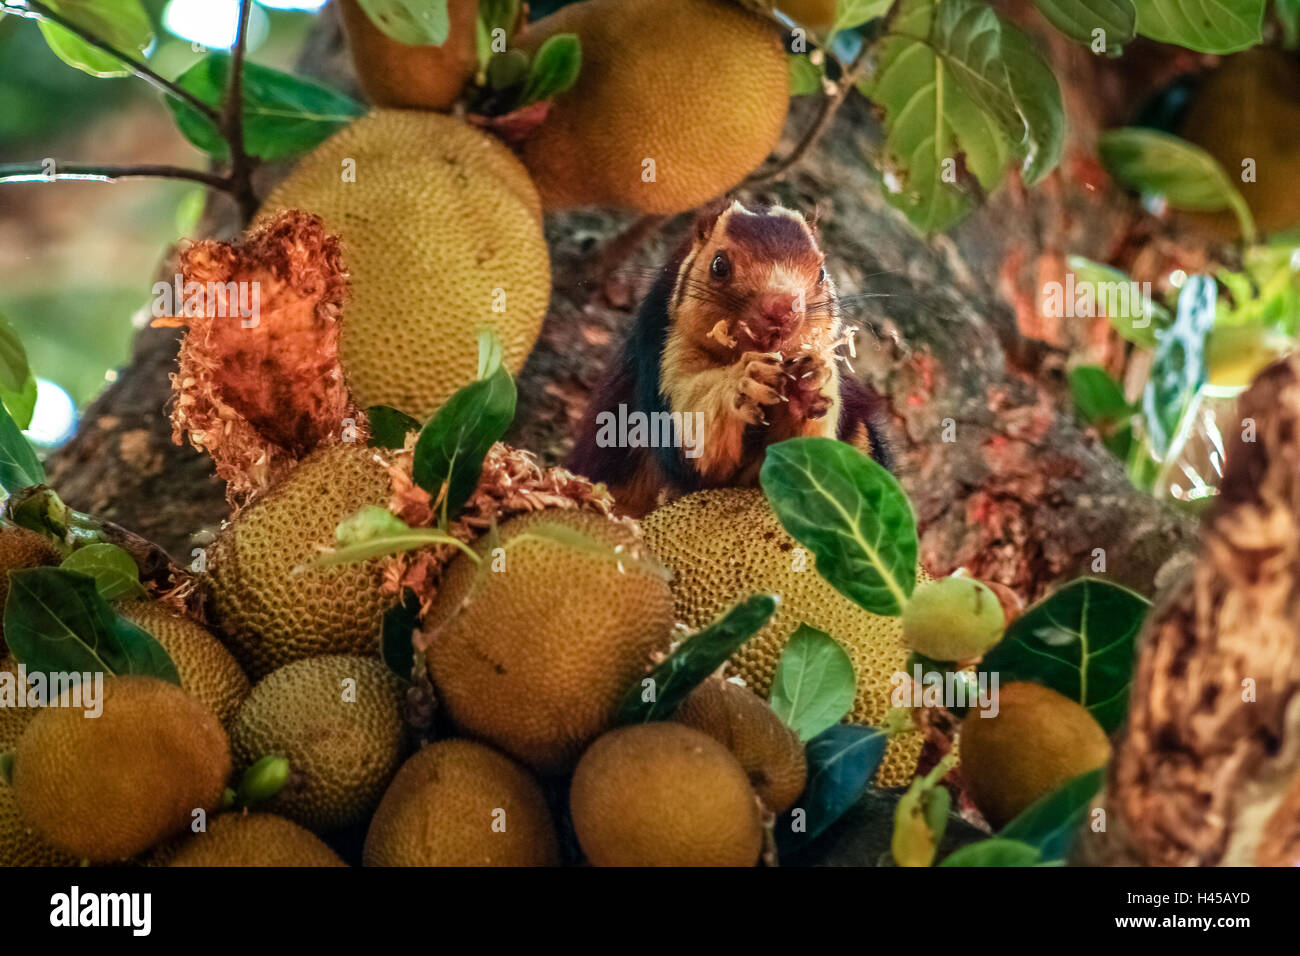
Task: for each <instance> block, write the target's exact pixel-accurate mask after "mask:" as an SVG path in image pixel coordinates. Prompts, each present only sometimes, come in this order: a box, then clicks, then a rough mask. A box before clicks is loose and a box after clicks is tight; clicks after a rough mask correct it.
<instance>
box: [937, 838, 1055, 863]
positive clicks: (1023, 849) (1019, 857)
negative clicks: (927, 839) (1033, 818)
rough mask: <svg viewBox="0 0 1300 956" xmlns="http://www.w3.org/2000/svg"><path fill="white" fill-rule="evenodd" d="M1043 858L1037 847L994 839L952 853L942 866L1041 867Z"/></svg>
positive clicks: (1015, 841) (1014, 841)
mask: <svg viewBox="0 0 1300 956" xmlns="http://www.w3.org/2000/svg"><path fill="white" fill-rule="evenodd" d="M1042 859H1043V856H1042V854H1041V853H1040V852H1039V851H1038V849H1037V848H1036V847H1032V846H1030V845H1029V844H1028V843H1021V842H1020V841H1019V840H1004V839H1002V838H1000V837H994V838H993V839H991V840H981V841H980V842H979V843H972V844H970V845H969V846H964V847H962V848H961V849H960V850H956V851H954V852H953V853H951V854H950V855H949V856H948V857H947V858H946V859H945V860H944V861H943V862H942V863H940V864H939V865H940V866H1040V865H1041V864H1042Z"/></svg>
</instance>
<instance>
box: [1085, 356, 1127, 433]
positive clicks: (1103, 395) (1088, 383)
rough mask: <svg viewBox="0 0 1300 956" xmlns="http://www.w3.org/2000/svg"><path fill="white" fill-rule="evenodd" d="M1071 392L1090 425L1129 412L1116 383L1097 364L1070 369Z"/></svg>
mask: <svg viewBox="0 0 1300 956" xmlns="http://www.w3.org/2000/svg"><path fill="white" fill-rule="evenodd" d="M1070 394H1071V395H1072V396H1073V397H1074V404H1075V407H1076V408H1078V409H1079V413H1080V414H1082V415H1083V417H1084V420H1085V421H1087V422H1088V423H1089V424H1093V425H1096V424H1103V423H1106V422H1114V421H1118V420H1119V419H1121V418H1124V417H1125V416H1127V415H1130V414H1132V412H1133V406H1131V405H1130V404H1129V403H1128V402H1126V401H1125V400H1124V393H1123V391H1121V390H1120V387H1119V383H1118V382H1116V381H1115V380H1114V379H1113V378H1111V377H1110V375H1108V374H1107V373H1106V370H1105V369H1104V368H1102V367H1101V366H1100V365H1076V366H1075V367H1074V368H1072V369H1070Z"/></svg>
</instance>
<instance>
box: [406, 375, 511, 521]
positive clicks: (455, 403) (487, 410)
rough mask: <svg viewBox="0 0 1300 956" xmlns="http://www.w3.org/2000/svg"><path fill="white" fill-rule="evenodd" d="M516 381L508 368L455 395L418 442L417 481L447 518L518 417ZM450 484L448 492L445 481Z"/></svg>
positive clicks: (457, 509) (468, 492) (466, 495)
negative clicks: (485, 460) (444, 486)
mask: <svg viewBox="0 0 1300 956" xmlns="http://www.w3.org/2000/svg"><path fill="white" fill-rule="evenodd" d="M515 397H516V396H515V383H514V379H512V378H511V377H510V372H509V371H507V369H506V368H505V366H503V365H502V366H498V367H497V369H496V371H495V372H494V373H493V374H492V375H491V376H490V377H489V378H485V379H479V380H478V381H475V382H471V383H470V384H469V385H466V386H465V387H464V388H462V389H460V390H459V391H457V392H456V394H455V395H453V396H452V397H451V398H450V399H449V400H448V401H447V404H446V405H444V406H443V407H442V408H441V409H439V410H438V413H437V414H436V415H434V416H433V418H432V419H431V420H430V421H429V423H428V424H427V425H425V426H424V428H423V429H422V430H421V431H420V437H419V438H418V439H416V442H415V460H414V462H413V463H412V473H413V477H414V478H415V483H416V484H418V485H419V486H420V487H421V488H423V489H424V490H425V491H427V492H429V494H431V495H433V496H434V499H435V500H438V498H439V496H440V495H442V496H443V497H442V499H441V502H440V507H441V512H442V515H443V519H444V520H445V521H449V520H451V519H453V518H455V517H456V515H457V514H458V513H459V512H460V509H461V507H462V506H464V504H465V502H466V501H468V500H469V496H470V495H472V494H473V493H474V489H475V488H477V487H478V480H479V477H480V476H481V475H482V473H483V459H484V458H486V457H487V453H488V451H489V449H491V447H492V445H493V444H494V443H495V442H498V441H500V440H501V438H502V437H503V436H504V435H505V433H506V429H508V428H509V427H510V423H511V422H512V421H513V420H514V417H515ZM444 484H445V485H446V491H445V494H444V492H443V485H444Z"/></svg>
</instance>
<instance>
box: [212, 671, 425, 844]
mask: <svg viewBox="0 0 1300 956" xmlns="http://www.w3.org/2000/svg"><path fill="white" fill-rule="evenodd" d="M403 744H404V735H403V727H402V687H401V684H400V683H399V681H398V680H397V678H396V677H394V676H393V675H392V674H391V673H390V672H389V670H388V668H387V667H385V666H384V664H383V662H382V661H380V660H379V659H378V658H374V657H350V656H345V655H338V656H330V657H313V658H309V659H308V660H302V661H295V662H294V663H292V664H286V665H285V666H284V667H281V668H280V669H279V670H277V671H273V672H272V673H271V674H269V675H267V676H266V677H265V678H263V679H262V680H261V681H260V682H259V683H258V685H257V686H256V687H254V688H253V692H252V693H251V694H249V695H248V700H246V701H244V706H242V707H241V708H239V716H238V717H237V718H236V719H235V724H234V726H233V727H231V729H230V745H231V749H232V750H233V751H234V754H235V768H236V770H237V771H238V772H240V773H242V772H243V771H244V770H246V769H247V768H248V767H250V766H252V765H253V764H255V763H257V761H258V760H260V759H261V758H263V757H265V756H268V755H272V754H274V755H276V756H280V757H284V758H285V759H287V760H288V761H289V767H290V774H291V776H290V780H289V783H288V784H287V785H286V786H285V788H284V789H283V790H281V791H280V792H279V793H278V794H277V795H276V796H274V797H272V798H271V799H270V800H268V801H267V802H266V803H264V804H262V805H261V809H264V810H269V811H271V812H273V813H278V814H280V815H282V816H285V817H288V818H289V819H290V820H293V821H294V822H295V823H301V824H302V825H303V826H305V827H308V828H310V829H312V830H316V831H320V832H324V831H327V830H333V829H337V828H339V827H344V826H348V825H349V824H352V823H357V822H359V821H361V820H364V819H365V818H366V816H367V815H368V814H369V813H370V811H371V810H373V809H374V808H375V805H376V804H377V803H378V802H379V798H380V797H381V796H383V793H384V788H385V787H386V786H388V781H389V780H391V779H392V776H393V774H394V773H395V772H396V770H397V766H398V764H399V763H400V762H401V757H402V749H403Z"/></svg>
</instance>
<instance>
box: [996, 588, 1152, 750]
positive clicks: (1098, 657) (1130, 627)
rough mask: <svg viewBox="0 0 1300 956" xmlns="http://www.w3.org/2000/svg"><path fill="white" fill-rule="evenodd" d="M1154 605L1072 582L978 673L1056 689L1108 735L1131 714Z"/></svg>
mask: <svg viewBox="0 0 1300 956" xmlns="http://www.w3.org/2000/svg"><path fill="white" fill-rule="evenodd" d="M1150 607H1151V604H1150V602H1149V601H1147V599H1146V598H1144V597H1142V595H1140V594H1136V593H1134V592H1133V591H1130V590H1128V588H1122V587H1120V586H1119V585H1117V584H1111V583H1109V582H1107V581H1099V580H1097V579H1096V578H1080V579H1078V580H1077V581H1071V582H1070V583H1069V584H1067V585H1065V586H1064V587H1062V588H1060V589H1059V590H1057V591H1055V592H1054V593H1052V594H1050V595H1049V596H1047V597H1046V598H1044V599H1043V600H1041V601H1039V602H1038V603H1037V604H1035V605H1034V606H1033V607H1031V608H1029V610H1027V611H1025V613H1024V614H1022V615H1021V616H1020V617H1018V618H1016V619H1015V620H1014V621H1012V622H1011V626H1010V627H1008V628H1007V632H1006V635H1005V636H1004V637H1003V638H1002V642H1001V643H1000V644H998V645H997V646H996V647H994V648H993V650H991V651H990V652H989V653H988V654H986V655H985V656H984V660H983V661H982V662H981V663H980V668H979V669H980V671H982V672H985V673H988V674H995V675H997V678H998V682H999V683H1000V684H1008V683H1010V682H1012V681H1032V682H1034V683H1037V684H1042V685H1043V686H1045V687H1050V688H1051V689H1052V690H1054V691H1056V692H1057V693H1060V694H1063V695H1064V696H1066V697H1068V698H1070V699H1071V700H1074V701H1078V702H1079V703H1080V704H1082V705H1083V706H1084V707H1085V708H1087V710H1088V712H1089V713H1090V714H1092V716H1093V717H1094V718H1096V720H1097V723H1099V724H1101V726H1102V729H1103V730H1105V731H1106V733H1108V734H1109V733H1111V732H1112V731H1114V730H1115V729H1116V728H1117V727H1119V726H1120V724H1122V723H1123V722H1124V715H1125V714H1126V713H1127V711H1128V694H1129V684H1130V683H1131V682H1132V679H1133V665H1134V654H1135V647H1136V643H1137V636H1138V632H1139V631H1140V630H1141V629H1142V622H1143V620H1144V619H1145V618H1146V614H1147V611H1148V609H1149V608H1150Z"/></svg>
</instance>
